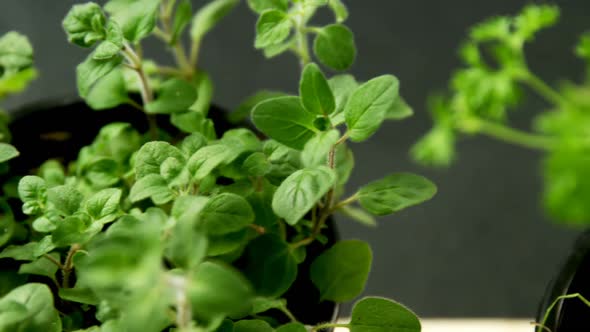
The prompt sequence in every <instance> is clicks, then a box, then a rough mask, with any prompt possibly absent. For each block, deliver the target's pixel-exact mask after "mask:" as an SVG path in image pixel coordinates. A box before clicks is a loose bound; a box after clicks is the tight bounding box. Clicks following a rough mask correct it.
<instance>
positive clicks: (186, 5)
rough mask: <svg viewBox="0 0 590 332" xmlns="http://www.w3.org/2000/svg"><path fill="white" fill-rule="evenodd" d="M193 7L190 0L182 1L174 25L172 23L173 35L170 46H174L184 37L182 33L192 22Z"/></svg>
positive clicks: (177, 8)
mask: <svg viewBox="0 0 590 332" xmlns="http://www.w3.org/2000/svg"><path fill="white" fill-rule="evenodd" d="M192 13H193V7H192V5H191V2H190V0H182V1H181V2H180V3H179V4H178V6H177V7H176V13H175V15H174V23H172V34H171V38H170V44H174V43H176V42H177V41H178V39H179V38H181V37H182V32H183V31H184V29H185V28H186V26H187V25H188V24H189V22H190V21H191V17H192Z"/></svg>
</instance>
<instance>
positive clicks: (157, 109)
mask: <svg viewBox="0 0 590 332" xmlns="http://www.w3.org/2000/svg"><path fill="white" fill-rule="evenodd" d="M196 99H197V90H196V89H195V87H194V86H193V85H192V84H190V83H188V82H186V81H185V80H181V79H178V78H172V79H169V80H167V81H166V82H164V83H163V84H162V85H161V86H160V91H159V94H158V97H157V98H156V100H154V101H152V102H150V103H148V104H147V105H145V110H146V111H147V112H148V113H151V114H171V113H178V112H185V111H187V110H188V109H189V107H190V106H191V105H192V104H193V103H194V102H195V100H196Z"/></svg>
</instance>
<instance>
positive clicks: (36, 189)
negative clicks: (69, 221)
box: [18, 175, 47, 215]
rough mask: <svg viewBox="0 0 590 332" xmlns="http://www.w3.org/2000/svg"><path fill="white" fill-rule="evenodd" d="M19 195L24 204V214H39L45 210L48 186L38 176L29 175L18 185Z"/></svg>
mask: <svg viewBox="0 0 590 332" xmlns="http://www.w3.org/2000/svg"><path fill="white" fill-rule="evenodd" d="M18 195H19V197H20V199H21V200H22V201H23V203H24V204H23V213H24V214H27V215H36V214H39V213H40V212H41V211H42V210H43V209H44V208H45V202H46V200H47V184H46V183H45V180H43V179H42V178H40V177H38V176H32V175H27V176H25V177H23V178H22V179H21V180H20V181H19V183H18Z"/></svg>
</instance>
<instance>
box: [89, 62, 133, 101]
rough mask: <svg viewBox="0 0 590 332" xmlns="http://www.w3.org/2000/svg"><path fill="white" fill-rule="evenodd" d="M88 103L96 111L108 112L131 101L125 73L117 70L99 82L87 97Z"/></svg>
mask: <svg viewBox="0 0 590 332" xmlns="http://www.w3.org/2000/svg"><path fill="white" fill-rule="evenodd" d="M85 99H86V103H87V104H88V106H90V107H91V108H92V109H94V110H107V109H111V108H114V107H116V106H119V105H121V104H125V103H126V102H127V101H129V96H128V95H127V87H126V85H125V79H124V78H123V73H122V72H121V70H119V69H115V70H113V71H111V72H110V73H109V74H107V75H106V76H105V77H103V78H102V79H100V80H98V82H96V84H94V86H93V87H92V89H91V90H90V91H89V92H88V95H87V96H86V98H85Z"/></svg>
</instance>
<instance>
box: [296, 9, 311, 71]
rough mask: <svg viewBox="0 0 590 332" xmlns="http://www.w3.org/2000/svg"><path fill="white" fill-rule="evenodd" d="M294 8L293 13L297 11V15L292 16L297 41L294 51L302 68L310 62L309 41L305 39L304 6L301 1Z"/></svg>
mask: <svg viewBox="0 0 590 332" xmlns="http://www.w3.org/2000/svg"><path fill="white" fill-rule="evenodd" d="M294 10H295V13H297V15H295V17H294V22H295V38H296V42H297V45H296V48H295V53H297V55H298V56H299V61H300V64H301V68H304V67H305V66H306V65H307V64H308V63H310V62H311V56H310V53H309V41H308V39H307V32H308V29H307V28H306V15H305V6H304V4H303V3H297V5H296V7H295V8H294Z"/></svg>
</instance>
